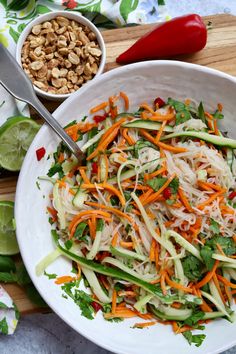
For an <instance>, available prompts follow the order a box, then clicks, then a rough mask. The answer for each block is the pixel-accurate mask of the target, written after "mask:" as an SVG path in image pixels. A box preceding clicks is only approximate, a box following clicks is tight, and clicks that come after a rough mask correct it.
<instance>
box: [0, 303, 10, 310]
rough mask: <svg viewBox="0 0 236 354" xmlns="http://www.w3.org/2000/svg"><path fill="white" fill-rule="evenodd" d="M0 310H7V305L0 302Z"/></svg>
mask: <svg viewBox="0 0 236 354" xmlns="http://www.w3.org/2000/svg"><path fill="white" fill-rule="evenodd" d="M0 309H8V307H7V305H5V304H4V303H3V302H1V301H0Z"/></svg>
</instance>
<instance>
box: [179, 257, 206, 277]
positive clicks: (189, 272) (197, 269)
mask: <svg viewBox="0 0 236 354" xmlns="http://www.w3.org/2000/svg"><path fill="white" fill-rule="evenodd" d="M182 264H183V269H184V274H185V276H186V277H187V278H188V279H189V280H190V281H197V280H198V279H199V278H200V277H201V275H202V270H203V264H202V262H201V261H199V259H197V258H196V257H194V256H193V255H189V256H187V257H185V258H184V259H183V261H182Z"/></svg>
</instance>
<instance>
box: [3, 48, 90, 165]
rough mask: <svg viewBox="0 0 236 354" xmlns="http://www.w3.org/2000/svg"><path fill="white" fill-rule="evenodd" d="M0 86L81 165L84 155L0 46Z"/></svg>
mask: <svg viewBox="0 0 236 354" xmlns="http://www.w3.org/2000/svg"><path fill="white" fill-rule="evenodd" d="M0 68H1V70H0V84H1V85H2V86H3V87H4V88H5V89H6V90H7V91H8V92H9V93H10V94H11V95H12V96H14V97H15V98H17V99H18V100H20V101H24V102H27V103H29V104H30V105H31V106H32V107H33V108H34V109H35V110H36V112H37V113H38V114H39V115H40V117H42V118H43V119H44V120H45V122H47V124H48V125H49V126H50V127H51V128H52V129H53V130H54V132H55V133H57V135H58V136H59V137H60V138H61V139H62V141H63V142H64V143H65V144H66V145H67V147H68V148H69V149H70V151H71V152H72V153H73V154H74V155H75V156H76V157H77V159H78V162H79V164H81V163H82V160H83V158H84V153H83V152H82V151H81V149H80V148H79V147H78V145H77V144H76V143H75V142H74V141H73V140H72V139H71V138H70V136H69V135H68V134H67V133H66V132H65V131H64V129H63V128H62V126H61V125H60V124H59V123H58V122H57V120H56V119H55V118H53V116H52V115H51V113H49V111H48V110H47V109H46V108H45V107H44V105H43V104H42V103H41V102H40V101H39V99H38V98H37V96H36V94H35V92H34V88H33V85H32V83H31V81H30V80H29V78H28V77H27V75H26V74H25V72H24V70H23V69H22V68H21V67H20V65H19V64H18V63H17V62H16V60H15V59H14V58H13V56H12V55H11V54H10V53H9V51H8V50H7V49H6V48H4V46H3V45H2V44H0Z"/></svg>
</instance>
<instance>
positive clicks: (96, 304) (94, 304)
mask: <svg viewBox="0 0 236 354" xmlns="http://www.w3.org/2000/svg"><path fill="white" fill-rule="evenodd" d="M91 306H93V308H94V311H95V312H98V311H99V310H101V309H102V306H101V305H100V304H98V303H97V302H96V301H93V302H91Z"/></svg>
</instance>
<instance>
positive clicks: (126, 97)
mask: <svg viewBox="0 0 236 354" xmlns="http://www.w3.org/2000/svg"><path fill="white" fill-rule="evenodd" d="M120 97H122V98H123V100H124V103H125V110H126V111H128V110H129V98H128V96H127V95H126V93H124V92H122V91H121V92H120Z"/></svg>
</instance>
